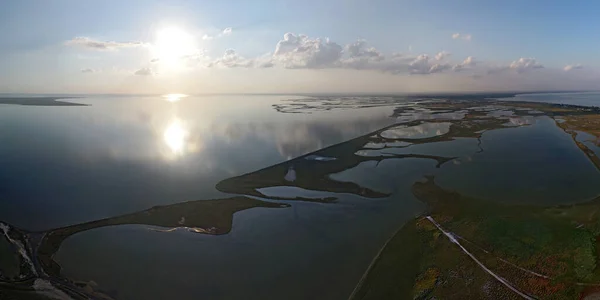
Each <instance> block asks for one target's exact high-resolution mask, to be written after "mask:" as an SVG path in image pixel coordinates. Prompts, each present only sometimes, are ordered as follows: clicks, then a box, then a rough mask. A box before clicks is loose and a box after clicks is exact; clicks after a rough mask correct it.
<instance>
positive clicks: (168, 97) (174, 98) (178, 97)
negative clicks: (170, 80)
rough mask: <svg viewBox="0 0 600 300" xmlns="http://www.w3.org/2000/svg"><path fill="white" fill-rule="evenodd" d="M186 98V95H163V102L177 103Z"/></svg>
mask: <svg viewBox="0 0 600 300" xmlns="http://www.w3.org/2000/svg"><path fill="white" fill-rule="evenodd" d="M185 97H187V95H185V94H167V95H164V96H163V98H165V100H167V101H169V102H177V101H179V100H181V98H185Z"/></svg>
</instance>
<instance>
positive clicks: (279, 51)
mask: <svg viewBox="0 0 600 300" xmlns="http://www.w3.org/2000/svg"><path fill="white" fill-rule="evenodd" d="M273 56H274V58H275V59H277V60H278V61H279V62H281V63H282V65H283V66H284V67H285V68H291V69H294V68H312V69H318V68H326V67H334V66H335V64H336V63H337V62H338V60H339V59H340V58H341V56H342V46H340V45H338V44H337V43H334V42H332V41H330V40H329V39H320V38H316V39H310V38H309V37H308V36H306V35H303V34H300V35H296V34H294V33H290V32H288V33H286V34H285V35H284V36H283V40H280V41H279V42H278V43H277V46H276V47H275V53H274V54H273Z"/></svg>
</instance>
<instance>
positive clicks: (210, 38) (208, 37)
mask: <svg viewBox="0 0 600 300" xmlns="http://www.w3.org/2000/svg"><path fill="white" fill-rule="evenodd" d="M214 38H215V37H214V36H212V35H208V34H205V35H203V36H202V39H203V40H205V41H210V40H212V39H214Z"/></svg>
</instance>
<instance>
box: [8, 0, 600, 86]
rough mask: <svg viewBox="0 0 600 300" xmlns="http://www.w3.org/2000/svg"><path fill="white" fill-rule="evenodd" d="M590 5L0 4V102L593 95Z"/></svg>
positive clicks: (335, 1)
mask: <svg viewBox="0 0 600 300" xmlns="http://www.w3.org/2000/svg"><path fill="white" fill-rule="evenodd" d="M599 10H600V2H597V1H552V0H548V1H533V0H532V1H512V0H507V1H487V0H457V1H445V0H431V1H429V0H420V1H417V0H413V1H408V0H407V1H402V0H396V1H392V0H388V1H383V0H371V1H364V0H363V1H358V0H344V1H341V0H320V1H313V0H305V1H297V0H296V1H288V0H279V1H267V0H253V1H234V0H219V1H216V0H212V1H209V0H206V1H204V0H196V1H191V0H187V1H184V0H171V1H156V0H145V1H142V0H128V1H121V0H120V1H113V0H105V1H87V0H47V1H38V0H0V53H1V54H2V55H0V93H125V94H127V93H131V94H155V93H160V94H164V93H185V94H201V93H319V92H331V93H419V92H425V93H426V92H482V91H530V90H531V91H533V90H535V91H540V90H597V89H598V86H599V85H598V82H600V81H599V80H600V72H599V68H600V59H599V58H598V57H599V56H598V55H597V53H599V50H600V39H599V33H600V18H597V12H598V11H599Z"/></svg>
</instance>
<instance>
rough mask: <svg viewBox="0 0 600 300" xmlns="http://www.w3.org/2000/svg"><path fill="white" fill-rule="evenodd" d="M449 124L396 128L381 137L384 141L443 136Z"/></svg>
mask: <svg viewBox="0 0 600 300" xmlns="http://www.w3.org/2000/svg"><path fill="white" fill-rule="evenodd" d="M451 124H452V123H449V122H441V123H422V124H419V125H415V126H410V127H407V126H402V125H400V126H396V127H392V128H390V129H388V130H385V131H383V132H381V134H380V135H381V137H383V138H386V139H423V138H429V137H434V136H438V135H443V134H446V133H448V131H449V130H450V125H451Z"/></svg>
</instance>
